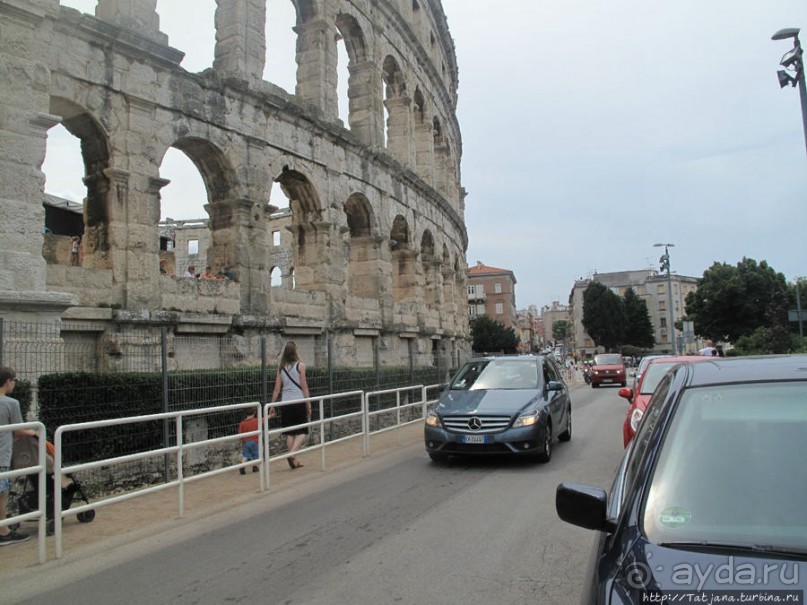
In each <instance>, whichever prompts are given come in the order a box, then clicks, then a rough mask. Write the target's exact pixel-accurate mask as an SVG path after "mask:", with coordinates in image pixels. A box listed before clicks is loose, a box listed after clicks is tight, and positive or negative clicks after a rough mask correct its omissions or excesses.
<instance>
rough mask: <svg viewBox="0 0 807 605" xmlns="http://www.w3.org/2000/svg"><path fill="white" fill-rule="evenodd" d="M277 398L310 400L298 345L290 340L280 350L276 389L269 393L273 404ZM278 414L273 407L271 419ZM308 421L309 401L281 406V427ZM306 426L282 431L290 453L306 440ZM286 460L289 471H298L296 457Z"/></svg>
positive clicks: (307, 431)
mask: <svg viewBox="0 0 807 605" xmlns="http://www.w3.org/2000/svg"><path fill="white" fill-rule="evenodd" d="M278 397H280V401H291V400H294V399H304V398H308V397H310V395H309V392H308V382H307V381H306V377H305V364H303V362H302V361H300V357H299V356H298V355H297V345H296V344H294V342H292V341H289V342H287V343H286V346H285V347H284V349H283V355H281V357H280V363H279V364H278V368H277V375H276V376H275V390H274V392H273V393H272V403H275V402H276V401H277V400H278ZM276 413H277V412H276V411H275V408H274V407H273V408H270V411H269V417H270V418H271V417H273V416H274V415H275V414H276ZM310 421H311V402H310V401H305V402H300V403H292V404H290V405H284V406H281V409H280V425H281V426H282V427H283V428H287V427H294V426H297V425H300V424H305V423H306V422H310ZM308 433H309V430H308V427H307V426H306V427H299V428H289V430H287V431H284V432H283V435H285V436H286V449H288V450H289V452H290V453H291V452H296V451H297V450H299V449H300V448H301V447H303V446H304V445H305V442H306V440H307V439H308ZM286 461H287V462H288V463H289V466H290V467H291V468H292V469H295V468H300V467H301V466H303V463H302V462H300V461H299V460H297V458H296V457H295V456H289V457H288V458H287V459H286Z"/></svg>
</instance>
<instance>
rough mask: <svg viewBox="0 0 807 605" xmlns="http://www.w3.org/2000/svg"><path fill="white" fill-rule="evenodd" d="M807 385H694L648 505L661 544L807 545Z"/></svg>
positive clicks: (653, 535) (647, 518)
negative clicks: (806, 486)
mask: <svg viewBox="0 0 807 605" xmlns="http://www.w3.org/2000/svg"><path fill="white" fill-rule="evenodd" d="M805 435H807V383H804V382H790V383H758V384H742V385H719V386H710V387H699V388H692V389H689V390H687V391H685V392H684V393H683V395H682V396H681V401H680V403H679V406H678V409H677V411H676V413H675V416H674V418H673V420H672V423H671V425H670V427H669V429H668V431H667V435H666V437H665V439H664V443H663V445H662V450H661V453H660V455H659V459H658V462H657V464H656V468H655V469H654V471H653V474H652V478H651V483H650V489H649V491H648V495H647V498H646V499H645V504H644V508H643V518H642V524H643V528H644V531H645V533H646V534H647V537H648V538H649V539H650V540H651V541H653V542H655V543H657V544H670V543H675V542H696V543H714V544H726V543H733V544H737V543H740V544H746V545H761V546H765V547H772V548H774V549H775V548H783V549H787V548H800V549H804V548H807V524H805V522H804V514H805V513H804V511H806V510H807V489H805V485H807V465H805V464H804V460H807V439H805Z"/></svg>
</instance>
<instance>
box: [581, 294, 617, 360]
mask: <svg viewBox="0 0 807 605" xmlns="http://www.w3.org/2000/svg"><path fill="white" fill-rule="evenodd" d="M583 327H584V328H585V330H586V332H587V333H588V335H589V336H591V339H592V340H593V341H594V344H596V345H597V346H601V347H604V348H605V350H606V351H616V350H617V348H618V347H619V346H620V345H621V344H622V343H623V342H624V341H625V303H624V302H623V300H622V298H620V297H619V296H617V295H616V294H614V293H613V292H611V290H609V289H608V288H607V287H606V286H604V285H603V284H601V283H599V282H595V281H593V282H591V283H590V284H589V285H588V287H587V288H586V291H585V292H583Z"/></svg>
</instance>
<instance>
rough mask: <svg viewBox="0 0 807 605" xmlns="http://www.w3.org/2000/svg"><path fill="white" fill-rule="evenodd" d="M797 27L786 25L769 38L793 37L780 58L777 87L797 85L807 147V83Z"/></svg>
mask: <svg viewBox="0 0 807 605" xmlns="http://www.w3.org/2000/svg"><path fill="white" fill-rule="evenodd" d="M799 31H800V30H799V28H798V27H786V28H785V29H780V30H779V31H778V32H776V33H775V34H773V36H771V40H786V39H787V38H793V48H791V49H790V50H789V51H787V52H786V53H785V54H784V55H782V60H781V61H779V65H781V66H782V67H784V69H780V70H779V71H778V72H777V75H778V77H779V87H780V88H784V87H785V86H788V85H789V86H793V87H794V88H795V87H796V86H798V87H799V96H800V97H801V120H802V123H803V127H804V146H805V149H807V84H806V83H805V82H804V79H805V75H804V58H803V54H804V51H803V50H802V48H801V44H800V43H799Z"/></svg>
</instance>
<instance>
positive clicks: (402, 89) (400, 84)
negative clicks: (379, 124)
mask: <svg viewBox="0 0 807 605" xmlns="http://www.w3.org/2000/svg"><path fill="white" fill-rule="evenodd" d="M382 74H383V76H382V77H383V81H384V107H385V108H386V110H387V116H388V117H387V129H386V133H387V137H386V139H387V149H388V150H389V152H390V154H392V156H393V157H394V158H395V159H396V160H398V161H399V162H401V164H403V165H405V166H411V165H412V158H410V153H411V148H412V145H411V144H410V138H411V136H410V132H411V115H410V111H409V103H410V99H409V97H408V96H407V94H406V80H405V79H404V74H403V71H402V70H401V67H400V65H399V63H398V61H397V59H395V57H393V56H392V55H387V56H386V57H385V58H384V64H383V68H382Z"/></svg>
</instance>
